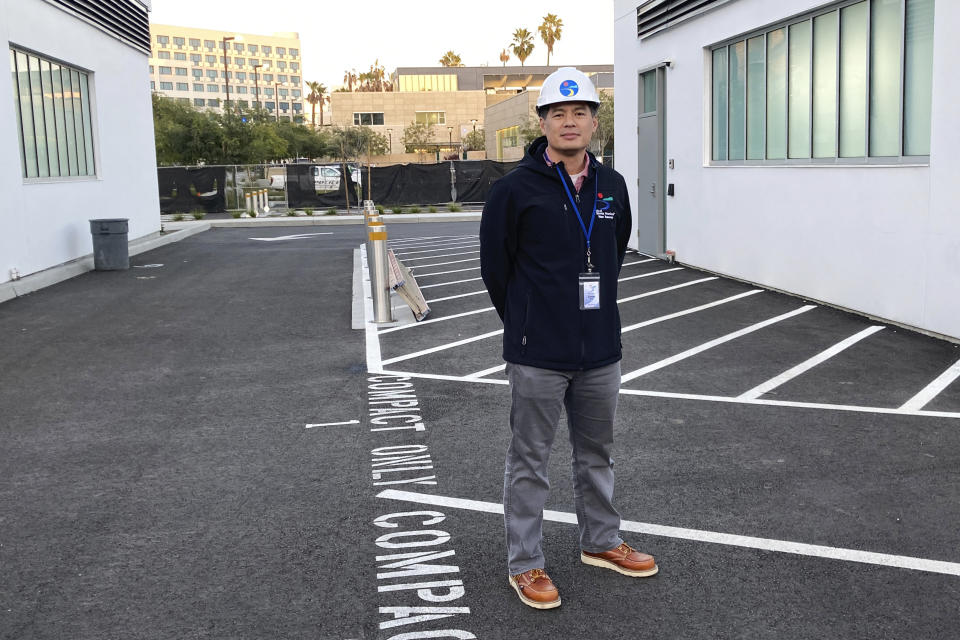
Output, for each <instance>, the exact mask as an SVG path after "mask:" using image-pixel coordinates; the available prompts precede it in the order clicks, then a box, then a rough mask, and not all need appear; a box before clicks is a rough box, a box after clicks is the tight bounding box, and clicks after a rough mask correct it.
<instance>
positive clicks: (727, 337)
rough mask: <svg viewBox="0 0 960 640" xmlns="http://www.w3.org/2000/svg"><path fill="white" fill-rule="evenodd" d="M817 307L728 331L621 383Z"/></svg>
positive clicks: (797, 310) (655, 363)
mask: <svg viewBox="0 0 960 640" xmlns="http://www.w3.org/2000/svg"><path fill="white" fill-rule="evenodd" d="M816 308H817V306H816V305H813V304H808V305H804V306H802V307H800V308H799V309H794V310H793V311H789V312H787V313H784V314H782V315H779V316H777V317H775V318H770V319H769V320H764V321H763V322H758V323H756V324H752V325H750V326H749V327H744V328H743V329H740V330H739V331H734V332H733V333H728V334H727V335H725V336H720V337H719V338H716V339H715V340H710V341H709V342H704V343H703V344H701V345H700V346H697V347H694V348H692V349H687V350H686V351H683V352H681V353H678V354H676V355H674V356H670V357H669V358H664V359H663V360H661V361H660V362H654V363H653V364H648V365H647V366H645V367H642V368H640V369H637V370H636V371H631V372H630V373H628V374H626V375H624V376H623V377H622V378H620V383H621V384H623V383H624V382H629V381H631V380H633V379H634V378H639V377H640V376H645V375H647V374H648V373H651V372H653V371H657V370H658V369H663V368H664V367H669V366H670V365H672V364H676V363H677V362H680V361H681V360H686V359H687V358H691V357H693V356H695V355H697V354H699V353H703V352H704V351H706V350H708V349H712V348H714V347H717V346H719V345H721V344H724V343H727V342H730V341H731V340H736V339H737V338H741V337H743V336H745V335H747V334H750V333H753V332H754V331H759V330H760V329H763V328H764V327H769V326H770V325H772V324H776V323H778V322H781V321H783V320H787V319H788V318H792V317H794V316H798V315H800V314H801V313H806V312H807V311H810V310H811V309H816Z"/></svg>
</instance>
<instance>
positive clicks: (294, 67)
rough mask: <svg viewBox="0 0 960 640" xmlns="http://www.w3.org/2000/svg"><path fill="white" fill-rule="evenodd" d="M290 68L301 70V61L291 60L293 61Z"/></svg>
mask: <svg viewBox="0 0 960 640" xmlns="http://www.w3.org/2000/svg"><path fill="white" fill-rule="evenodd" d="M290 70H291V71H299V70H300V63H299V62H291V63H290Z"/></svg>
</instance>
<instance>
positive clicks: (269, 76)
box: [260, 73, 273, 82]
mask: <svg viewBox="0 0 960 640" xmlns="http://www.w3.org/2000/svg"><path fill="white" fill-rule="evenodd" d="M260 77H261V78H263V80H264V82H273V74H272V73H265V74H263V75H262V76H260Z"/></svg>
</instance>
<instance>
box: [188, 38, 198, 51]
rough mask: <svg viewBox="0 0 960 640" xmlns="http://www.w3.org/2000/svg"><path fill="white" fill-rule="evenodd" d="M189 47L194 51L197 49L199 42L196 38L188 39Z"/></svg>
mask: <svg viewBox="0 0 960 640" xmlns="http://www.w3.org/2000/svg"><path fill="white" fill-rule="evenodd" d="M190 46H191V47H193V48H194V49H199V48H200V41H199V40H198V39H196V38H190Z"/></svg>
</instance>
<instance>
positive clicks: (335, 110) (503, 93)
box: [329, 65, 613, 162]
mask: <svg viewBox="0 0 960 640" xmlns="http://www.w3.org/2000/svg"><path fill="white" fill-rule="evenodd" d="M579 68H580V70H581V71H584V72H585V73H587V74H588V75H590V76H591V77H592V78H593V80H594V83H595V84H596V85H597V86H598V87H612V86H613V65H586V66H582V67H579ZM556 69H557V67H534V66H531V67H513V66H512V67H400V68H398V69H397V70H396V71H395V72H394V73H393V74H392V75H391V78H390V79H391V82H392V83H393V86H394V87H395V88H396V89H397V90H396V91H388V92H366V91H355V92H343V91H335V92H333V93H332V94H330V118H329V122H330V124H332V125H335V126H341V127H346V126H352V125H365V126H370V127H372V128H373V129H374V130H375V131H377V132H378V133H380V134H382V135H383V136H384V137H386V138H387V140H388V142H389V143H390V151H391V155H390V156H389V157H388V158H384V159H381V161H383V160H387V161H393V162H405V161H416V160H417V158H418V156H417V155H412V154H404V152H405V149H404V145H403V131H404V129H405V128H406V127H407V126H409V125H410V124H411V123H414V122H417V123H424V124H427V125H430V127H431V130H432V139H431V141H430V143H429V144H428V145H427V151H428V153H427V154H425V155H424V154H420V156H419V157H420V158H421V159H426V160H428V161H432V160H436V159H440V160H442V159H443V158H444V157H450V156H453V155H457V156H458V157H463V140H464V138H465V137H466V136H467V134H469V133H470V132H472V131H474V130H477V131H483V132H484V145H485V147H486V154H485V155H486V158H488V159H491V160H512V159H516V158H518V157H520V155H521V154H522V152H523V141H522V139H521V138H520V136H519V129H520V127H521V126H522V125H523V124H524V123H526V121H527V119H528V118H529V117H530V116H532V115H535V111H533V110H532V105H533V104H534V103H535V101H536V96H537V94H538V92H539V88H540V87H541V86H542V85H543V81H544V79H545V78H546V77H547V76H548V75H549V74H550V73H552V72H553V71H555V70H556ZM471 157H475V156H474V154H471Z"/></svg>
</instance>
